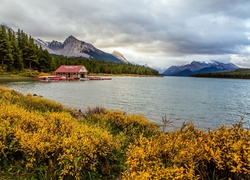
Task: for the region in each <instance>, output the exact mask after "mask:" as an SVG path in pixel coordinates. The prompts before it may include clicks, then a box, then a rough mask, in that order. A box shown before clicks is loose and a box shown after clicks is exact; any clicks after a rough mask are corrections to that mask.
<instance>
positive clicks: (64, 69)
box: [56, 65, 86, 73]
mask: <svg viewBox="0 0 250 180" xmlns="http://www.w3.org/2000/svg"><path fill="white" fill-rule="evenodd" d="M83 67H84V66H65V65H61V66H60V67H59V68H58V69H57V70H56V73H77V72H79V71H80V70H81V69H82V68H83ZM84 69H85V70H86V68H84Z"/></svg>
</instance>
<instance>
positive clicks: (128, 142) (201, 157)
mask: <svg viewBox="0 0 250 180" xmlns="http://www.w3.org/2000/svg"><path fill="white" fill-rule="evenodd" d="M249 139H250V131H248V130H245V129H243V128H242V124H241V123H238V124H235V125H232V126H231V127H225V126H223V127H220V128H219V129H217V130H212V131H208V132H204V131H201V130H199V129H196V128H195V127H194V126H193V125H192V124H183V127H182V128H180V129H179V130H175V131H173V132H169V133H164V132H161V131H160V130H159V128H158V127H157V126H156V125H155V124H153V123H151V122H150V121H148V120H147V119H145V118H144V116H143V115H132V114H126V113H124V112H121V111H110V110H106V109H104V108H98V107H97V108H93V109H88V110H86V111H85V112H76V111H74V110H72V109H68V108H65V107H64V106H62V105H61V104H58V103H55V102H53V101H50V100H46V99H44V98H42V97H37V96H36V97H34V96H32V95H30V94H28V95H22V94H20V93H18V92H16V91H14V90H9V89H7V88H4V87H0V175H2V176H4V179H115V178H120V179H250V148H249V147H250V141H249Z"/></svg>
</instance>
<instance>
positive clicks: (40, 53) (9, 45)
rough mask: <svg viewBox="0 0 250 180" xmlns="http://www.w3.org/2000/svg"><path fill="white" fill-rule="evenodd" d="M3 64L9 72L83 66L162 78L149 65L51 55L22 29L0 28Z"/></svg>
mask: <svg viewBox="0 0 250 180" xmlns="http://www.w3.org/2000/svg"><path fill="white" fill-rule="evenodd" d="M0 63H1V66H0V67H1V68H2V69H3V70H5V71H7V72H21V71H23V70H25V69H32V70H37V71H39V72H53V71H55V70H56V69H57V68H58V67H59V66H60V65H84V66H85V67H86V68H87V69H88V71H89V72H92V73H107V74H138V75H159V73H158V71H157V70H155V69H152V68H149V67H146V66H140V65H134V64H125V63H112V62H104V61H98V60H93V59H86V58H83V57H81V58H79V57H78V58H69V57H64V56H56V55H50V54H49V52H48V51H47V50H43V49H42V47H41V46H40V47H38V46H37V45H36V44H35V43H34V39H33V38H32V37H31V36H28V35H27V34H26V33H24V32H23V30H20V29H18V31H17V32H14V31H13V30H11V29H9V28H6V27H5V26H1V27H0Z"/></svg>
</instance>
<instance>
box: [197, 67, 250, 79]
mask: <svg viewBox="0 0 250 180" xmlns="http://www.w3.org/2000/svg"><path fill="white" fill-rule="evenodd" d="M192 76H193V77H208V78H232V79H250V69H237V70H234V71H226V72H214V73H200V74H194V75H192Z"/></svg>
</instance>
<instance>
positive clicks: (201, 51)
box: [0, 0, 250, 68]
mask: <svg viewBox="0 0 250 180" xmlns="http://www.w3.org/2000/svg"><path fill="white" fill-rule="evenodd" d="M0 23H5V24H7V25H9V26H10V27H12V28H13V29H14V30H17V29H18V28H19V29H22V30H24V32H26V33H27V34H30V35H32V36H34V37H38V38H40V39H43V40H45V41H50V40H58V41H64V40H65V39H66V38H67V37H68V36H69V35H73V36H75V37H76V38H78V39H80V40H83V41H85V42H88V43H91V44H93V45H94V46H96V47H97V48H99V49H101V50H104V51H106V52H109V53H111V52H112V51H113V50H117V51H119V52H121V53H122V54H123V55H124V56H125V57H126V58H127V59H128V60H129V61H131V62H135V63H138V64H143V65H145V64H147V65H149V66H151V67H154V68H167V67H169V66H171V65H180V64H184V63H190V62H191V61H193V60H197V61H208V60H220V61H227V62H229V61H230V62H233V63H235V64H236V65H238V66H241V67H250V1H249V0H93V1H90V0H70V1H69V0H1V4H0Z"/></svg>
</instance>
